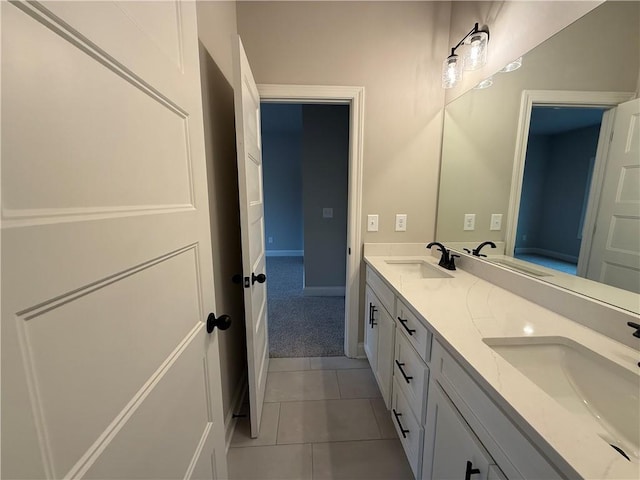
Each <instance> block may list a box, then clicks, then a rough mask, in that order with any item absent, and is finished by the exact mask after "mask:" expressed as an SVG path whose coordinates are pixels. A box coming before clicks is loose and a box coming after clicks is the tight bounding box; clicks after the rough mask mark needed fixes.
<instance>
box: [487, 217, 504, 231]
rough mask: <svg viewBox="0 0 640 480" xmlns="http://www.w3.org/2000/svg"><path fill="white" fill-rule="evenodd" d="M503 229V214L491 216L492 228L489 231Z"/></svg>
mask: <svg viewBox="0 0 640 480" xmlns="http://www.w3.org/2000/svg"><path fill="white" fill-rule="evenodd" d="M501 228H502V214H501V213H493V214H491V226H490V227H489V230H500V229H501Z"/></svg>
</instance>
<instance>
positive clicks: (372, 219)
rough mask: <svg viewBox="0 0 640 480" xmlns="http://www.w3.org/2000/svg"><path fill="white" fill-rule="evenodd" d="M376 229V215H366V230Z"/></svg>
mask: <svg viewBox="0 0 640 480" xmlns="http://www.w3.org/2000/svg"><path fill="white" fill-rule="evenodd" d="M377 231H378V215H367V232H377Z"/></svg>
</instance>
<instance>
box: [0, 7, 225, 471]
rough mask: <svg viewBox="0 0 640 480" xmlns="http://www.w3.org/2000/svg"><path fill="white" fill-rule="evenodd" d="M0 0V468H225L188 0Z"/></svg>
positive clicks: (197, 85) (198, 104)
mask: <svg viewBox="0 0 640 480" xmlns="http://www.w3.org/2000/svg"><path fill="white" fill-rule="evenodd" d="M0 8H1V20H2V26H1V29H2V56H1V57H2V68H1V72H2V140H1V142H2V165H1V168H2V202H1V205H0V207H1V211H2V236H1V242H2V243H1V255H2V325H1V329H2V361H1V363H2V386H1V389H0V391H1V403H2V416H1V422H2V423H1V425H2V435H1V436H2V460H1V465H2V470H1V472H0V477H2V478H23V479H24V478H28V479H43V478H49V479H51V478H103V479H106V478H108V479H132V478H136V479H159V478H173V479H175V478H181V479H195V478H197V479H204V478H208V479H211V478H227V469H226V458H225V453H226V452H225V445H224V422H223V418H222V407H221V405H222V397H221V391H220V389H221V386H220V368H219V358H218V340H217V335H218V329H217V328H216V329H215V330H214V331H213V332H212V333H211V334H208V333H207V328H206V325H205V321H206V319H207V315H208V313H209V312H212V311H213V310H214V285H213V270H212V264H211V243H210V242H211V240H210V229H209V213H208V197H207V183H206V170H205V169H206V165H205V157H204V137H203V133H204V132H203V125H202V104H201V92H200V74H199V65H198V37H197V30H196V12H195V8H196V7H195V4H194V2H125V1H123V2H42V3H40V2H19V1H16V2H11V3H9V2H0ZM216 313H220V312H216Z"/></svg>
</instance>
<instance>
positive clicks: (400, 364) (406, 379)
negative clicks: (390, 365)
mask: <svg viewBox="0 0 640 480" xmlns="http://www.w3.org/2000/svg"><path fill="white" fill-rule="evenodd" d="M396 365H397V366H398V370H400V373H401V374H402V376H403V377H404V381H405V382H407V383H409V381H410V380H413V377H410V376H407V374H406V373H404V370H403V369H402V367H404V363H400V362H399V361H398V360H396Z"/></svg>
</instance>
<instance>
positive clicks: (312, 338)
mask: <svg viewBox="0 0 640 480" xmlns="http://www.w3.org/2000/svg"><path fill="white" fill-rule="evenodd" d="M302 275H303V257H267V299H268V300H267V306H268V315H269V317H268V319H269V320H268V322H269V356H270V357H272V358H282V357H329V356H338V355H344V297H304V296H303V294H302Z"/></svg>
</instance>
